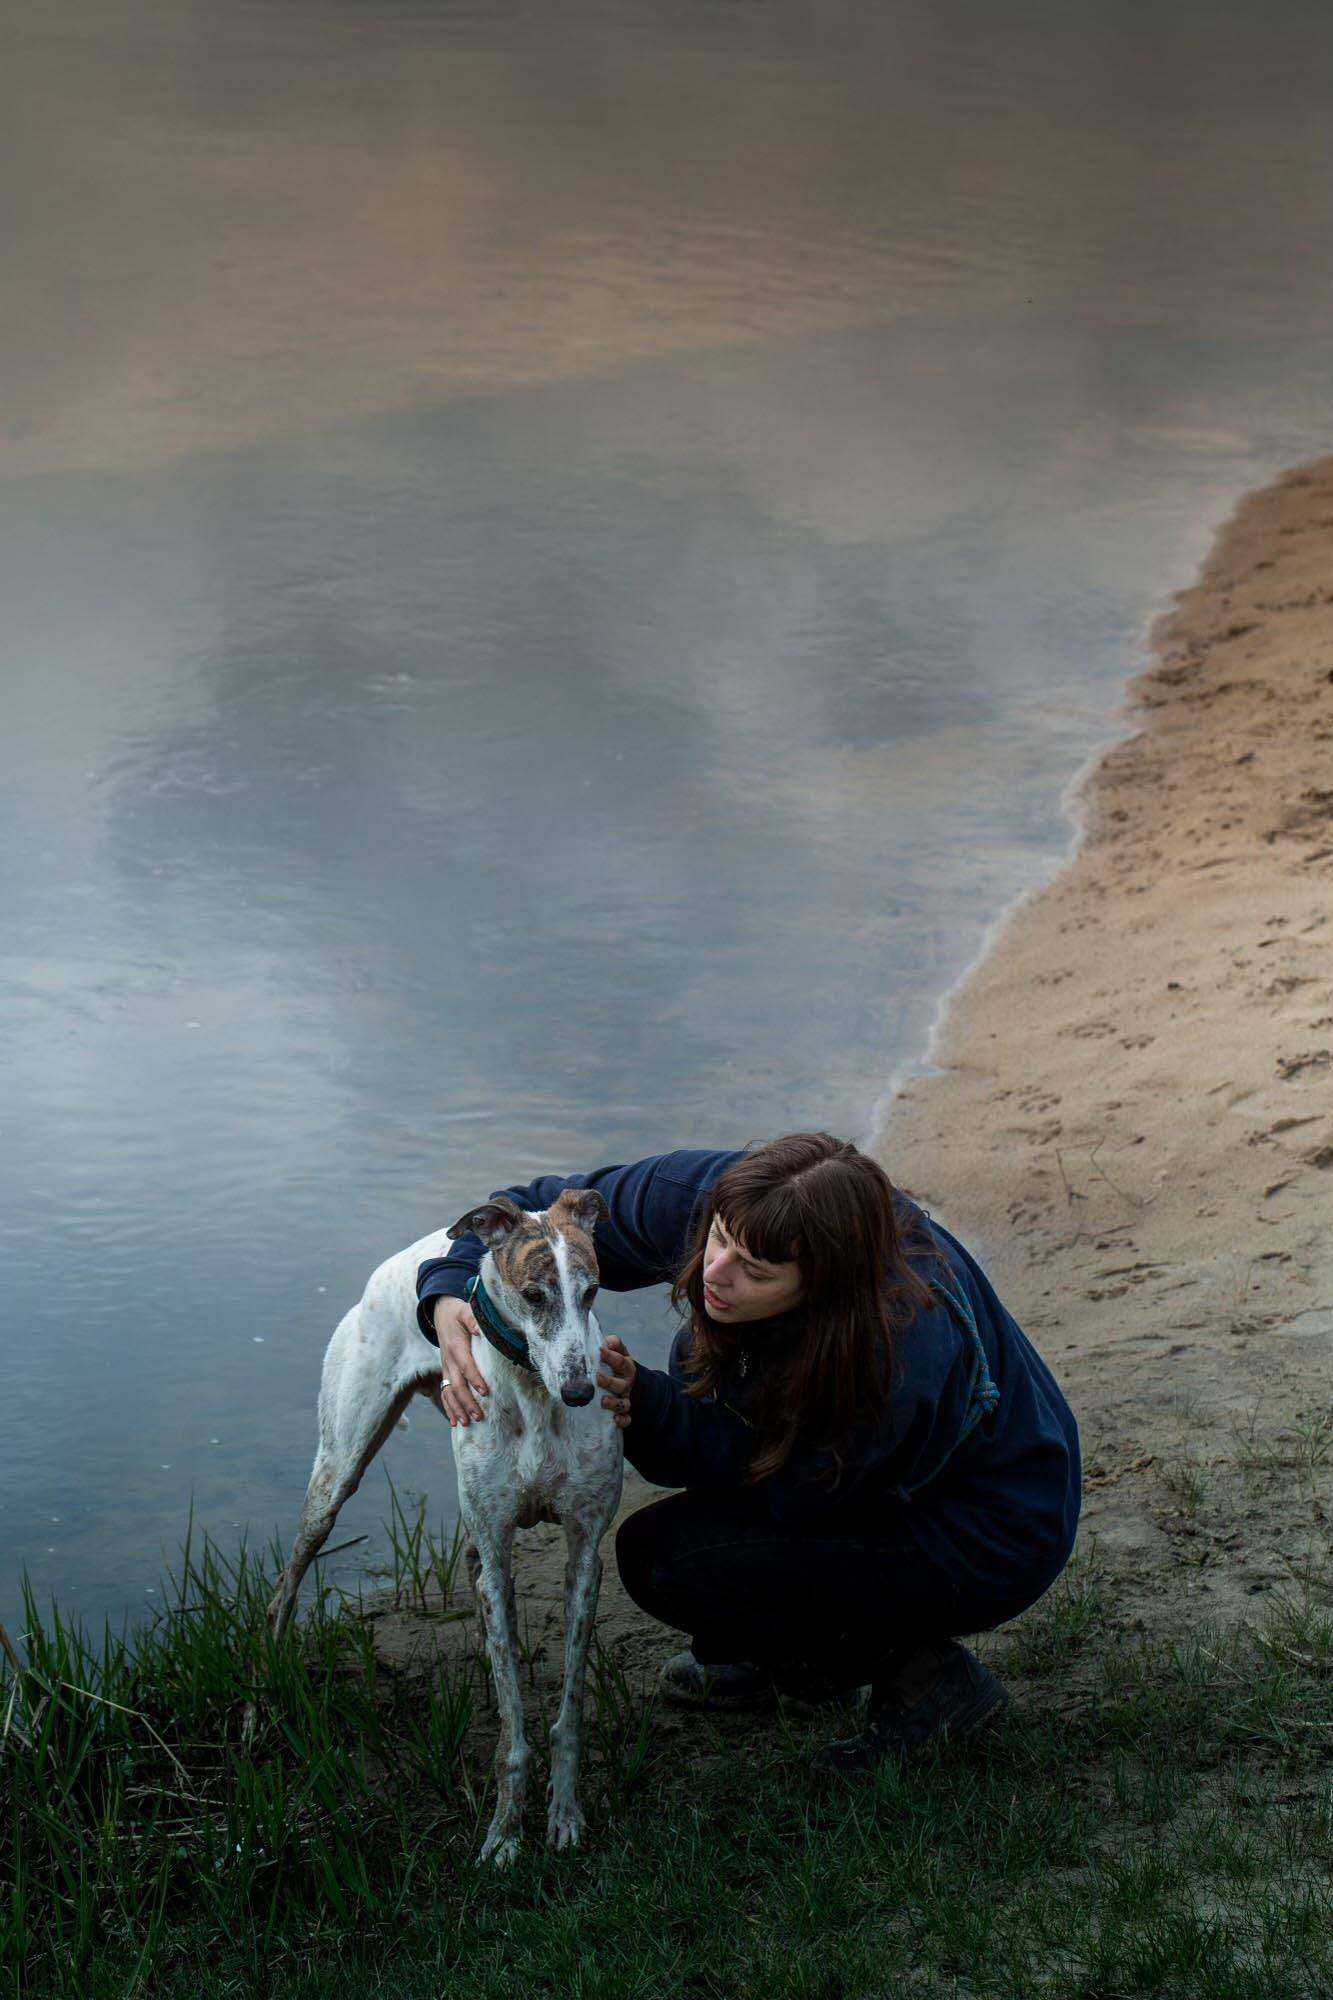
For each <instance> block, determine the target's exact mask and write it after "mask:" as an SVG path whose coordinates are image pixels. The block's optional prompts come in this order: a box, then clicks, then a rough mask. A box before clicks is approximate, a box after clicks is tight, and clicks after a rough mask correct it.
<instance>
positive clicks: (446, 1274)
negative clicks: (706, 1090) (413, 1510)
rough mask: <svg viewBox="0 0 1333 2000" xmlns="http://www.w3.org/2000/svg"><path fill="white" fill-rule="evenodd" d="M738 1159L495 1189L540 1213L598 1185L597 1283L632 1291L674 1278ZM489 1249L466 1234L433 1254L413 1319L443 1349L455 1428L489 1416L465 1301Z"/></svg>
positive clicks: (695, 1159) (693, 1157)
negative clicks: (709, 1192) (705, 1207)
mask: <svg viewBox="0 0 1333 2000" xmlns="http://www.w3.org/2000/svg"><path fill="white" fill-rule="evenodd" d="M736 1157H737V1155H736V1153H735V1152H734V1151H733V1152H702V1151H686V1152H675V1153H659V1154H654V1155H652V1156H651V1157H650V1158H648V1159H645V1160H635V1161H633V1162H632V1163H630V1164H629V1165H627V1166H614V1167H598V1168H596V1169H595V1170H594V1171H593V1172H592V1173H587V1174H565V1175H559V1174H546V1175H543V1176H541V1177H540V1178H539V1179H537V1180H535V1181H529V1182H527V1183H524V1184H520V1185H516V1186H513V1187H508V1188H501V1189H499V1190H498V1192H499V1193H501V1194H504V1195H507V1196H508V1198H509V1199H510V1200H511V1201H513V1202H515V1203H517V1205H518V1206H519V1207H520V1208H524V1209H538V1210H540V1209H546V1208H549V1207H550V1206H551V1204H552V1202H554V1201H555V1200H556V1198H557V1196H559V1195H560V1194H561V1193H562V1192H563V1191H564V1190H565V1189H566V1188H596V1189H597V1190H598V1192H599V1193H600V1194H601V1196H602V1198H603V1200H604V1201H605V1202H606V1207H607V1213H606V1216H605V1217H604V1218H603V1220H601V1221H600V1222H599V1223H598V1224H597V1227H596V1230H595V1231H594V1236H593V1241H594V1246H595V1248H596V1251H597V1262H598V1267H599V1275H600V1280H601V1283H602V1285H603V1286H604V1287H605V1288H606V1290H608V1291H612V1292H629V1291H635V1290H637V1289H639V1288H641V1287H642V1286H645V1285H658V1284H666V1283H669V1282H670V1281H671V1279H672V1278H674V1276H675V1274H676V1272H677V1270H678V1269H679V1268H680V1265H681V1263H682V1261H683V1259H684V1254H685V1248H686V1245H687V1243H688V1241H689V1236H690V1228H691V1224H692V1222H693V1219H694V1214H695V1210H696V1208H697V1207H698V1204H699V1201H700V1198H701V1196H702V1195H703V1193H704V1192H705V1190H706V1189H708V1188H709V1187H711V1186H712V1184H713V1182H714V1181H715V1180H716V1179H717V1177H718V1175H719V1174H720V1173H721V1172H722V1170H723V1168H724V1167H726V1166H728V1165H729V1164H730V1162H731V1161H732V1160H734V1159H735V1158H736ZM493 1198H494V1197H492V1199H493ZM484 1255H485V1251H484V1249H483V1246H482V1243H481V1239H480V1238H479V1237H477V1236H474V1235H472V1234H471V1233H468V1234H466V1235H463V1236H460V1237H459V1238H458V1239H457V1241H456V1242H454V1243H453V1244H452V1245H451V1246H450V1248H449V1251H448V1253H447V1254H446V1255H445V1256H443V1257H431V1258H428V1259H427V1260H426V1262H425V1263H423V1264H422V1265H420V1267H419V1268H418V1271H417V1324H418V1326H419V1327H420V1328H421V1331H422V1333H423V1334H424V1335H425V1337H426V1339H427V1340H429V1341H432V1342H435V1343H438V1345H439V1348H440V1354H441V1358H442V1360H443V1363H444V1374H445V1375H446V1377H447V1378H448V1380H449V1385H450V1386H449V1387H448V1388H447V1389H445V1390H444V1392H443V1395H442V1401H443V1404H444V1410H445V1415H446V1416H447V1417H448V1418H449V1421H450V1423H451V1424H455V1423H462V1424H466V1423H469V1422H473V1421H478V1420H480V1419H481V1418H482V1417H483V1416H484V1414H485V1412H484V1411H483V1409H482V1407H481V1403H480V1400H479V1398H480V1397H482V1396H484V1395H485V1393H486V1391H485V1384H484V1383H483V1382H482V1379H481V1376H480V1371H479V1370H477V1369H476V1367H475V1366H474V1364H473V1362H472V1338H471V1337H472V1334H473V1333H474V1332H475V1331H476V1323H475V1321H474V1320H473V1318H472V1315H471V1313H470V1311H469V1310H468V1308H467V1306H466V1305H465V1304H463V1303H462V1301H463V1295H464V1292H465V1290H466V1288H467V1283H468V1280H469V1278H471V1277H473V1276H474V1275H475V1273H476V1272H477V1271H478V1270H479V1269H480V1267H481V1261H482V1258H483V1256H484ZM443 1301H449V1302H454V1301H456V1302H458V1303H457V1304H454V1303H449V1304H444V1303H442V1302H443Z"/></svg>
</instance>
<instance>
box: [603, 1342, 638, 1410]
mask: <svg viewBox="0 0 1333 2000" xmlns="http://www.w3.org/2000/svg"><path fill="white" fill-rule="evenodd" d="M634 1374H635V1369H634V1356H633V1355H632V1354H631V1353H630V1351H629V1349H628V1348H627V1347H626V1345H625V1343H624V1341H623V1340H621V1339H620V1337H619V1335H618V1334H614V1333H608V1334H607V1336H606V1339H605V1340H604V1341H603V1342H602V1365H601V1368H600V1369H599V1371H598V1375H597V1380H598V1382H599V1383H600V1384H601V1386H602V1388H603V1389H605V1390H606V1391H607V1394H606V1395H605V1396H603V1398H602V1408H603V1409H604V1410H613V1411H614V1412H615V1424H616V1429H617V1430H619V1431H623V1430H624V1428H625V1426H626V1424H628V1422H629V1420H630V1418H629V1399H630V1393H631V1391H632V1390H633V1388H634Z"/></svg>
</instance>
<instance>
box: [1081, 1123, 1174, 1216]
mask: <svg viewBox="0 0 1333 2000" xmlns="http://www.w3.org/2000/svg"><path fill="white" fill-rule="evenodd" d="M1105 1144H1106V1134H1105V1133H1103V1134H1102V1136H1101V1138H1100V1139H1099V1140H1098V1141H1097V1143H1096V1145H1095V1146H1094V1147H1093V1149H1092V1151H1091V1152H1090V1153H1089V1155H1088V1165H1089V1166H1090V1167H1091V1168H1092V1171H1093V1172H1094V1174H1100V1175H1101V1177H1102V1179H1103V1180H1104V1181H1105V1182H1106V1185H1107V1187H1109V1188H1111V1189H1113V1190H1114V1192H1115V1193H1116V1194H1118V1195H1119V1196H1120V1199H1121V1201H1132V1202H1133V1204H1134V1206H1135V1208H1151V1207H1152V1205H1153V1203H1154V1202H1155V1201H1156V1199H1157V1194H1160V1193H1161V1191H1162V1190H1161V1189H1160V1188H1158V1190H1157V1194H1131V1193H1130V1192H1129V1189H1128V1188H1122V1187H1118V1186H1117V1185H1116V1183H1115V1182H1114V1181H1113V1180H1112V1179H1111V1176H1110V1175H1109V1174H1108V1173H1107V1171H1106V1169H1105V1167H1099V1166H1098V1165H1097V1155H1098V1153H1100V1152H1101V1150H1102V1147H1103V1146H1104V1145H1105Z"/></svg>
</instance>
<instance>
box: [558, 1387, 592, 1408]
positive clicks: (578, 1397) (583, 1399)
mask: <svg viewBox="0 0 1333 2000" xmlns="http://www.w3.org/2000/svg"><path fill="white" fill-rule="evenodd" d="M596 1393H597V1391H596V1390H595V1389H594V1388H593V1386H592V1383H591V1382H575V1383H572V1384H570V1385H569V1386H568V1387H567V1388H564V1389H562V1390H561V1391H560V1400H561V1402H562V1403H568V1404H569V1407H570V1408H571V1410H581V1409H583V1408H584V1406H585V1405H586V1404H588V1403H590V1402H591V1401H592V1399H593V1397H594V1396H595V1395H596Z"/></svg>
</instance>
